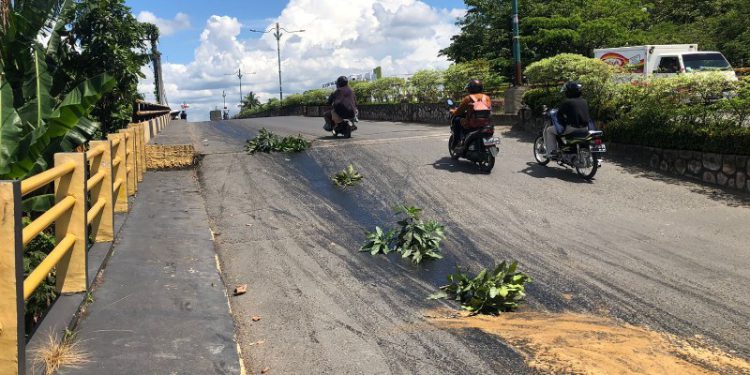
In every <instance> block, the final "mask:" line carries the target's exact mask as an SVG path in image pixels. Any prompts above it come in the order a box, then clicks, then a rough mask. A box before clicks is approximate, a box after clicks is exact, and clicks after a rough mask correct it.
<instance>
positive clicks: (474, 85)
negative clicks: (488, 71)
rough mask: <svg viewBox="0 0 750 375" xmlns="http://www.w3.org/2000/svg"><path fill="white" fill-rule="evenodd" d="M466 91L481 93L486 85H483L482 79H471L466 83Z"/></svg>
mask: <svg viewBox="0 0 750 375" xmlns="http://www.w3.org/2000/svg"><path fill="white" fill-rule="evenodd" d="M466 91H468V92H469V94H479V93H481V92H483V91H484V85H482V81H480V80H478V79H470V80H469V83H467V84H466Z"/></svg>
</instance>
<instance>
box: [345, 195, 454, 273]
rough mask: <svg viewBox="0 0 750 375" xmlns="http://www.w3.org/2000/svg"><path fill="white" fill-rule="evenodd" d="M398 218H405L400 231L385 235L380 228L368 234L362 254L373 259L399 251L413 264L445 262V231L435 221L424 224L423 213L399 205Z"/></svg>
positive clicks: (389, 232) (387, 232)
mask: <svg viewBox="0 0 750 375" xmlns="http://www.w3.org/2000/svg"><path fill="white" fill-rule="evenodd" d="M395 210H396V214H398V215H403V216H404V218H403V219H402V220H400V221H399V222H398V225H399V226H400V230H399V229H394V230H389V231H386V232H384V231H383V230H382V229H381V228H380V227H376V228H375V232H372V233H368V234H367V242H366V243H365V244H364V245H363V246H362V247H361V248H360V251H367V252H369V253H370V254H372V255H376V254H388V253H390V252H391V251H396V252H397V253H399V254H401V257H402V258H411V260H412V262H414V263H421V262H422V260H424V259H425V258H427V259H442V258H443V256H442V254H440V243H441V242H442V241H443V240H444V239H445V228H444V227H443V226H442V225H441V224H440V223H438V222H437V221H435V220H427V221H424V220H422V209H421V208H417V207H413V206H406V205H400V206H397V207H396V209H395Z"/></svg>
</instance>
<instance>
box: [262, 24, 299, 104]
mask: <svg viewBox="0 0 750 375" xmlns="http://www.w3.org/2000/svg"><path fill="white" fill-rule="evenodd" d="M281 30H284V32H286V33H287V34H295V33H304V32H305V30H293V31H289V30H287V29H285V28H283V27H279V23H278V22H276V27H274V28H271V29H268V30H266V31H260V30H253V29H250V31H252V32H254V33H261V34H267V33H271V32H272V33H273V36H274V37H275V38H276V55H277V57H278V59H279V105H280V104H281V103H282V102H283V101H284V90H283V89H282V88H281V87H282V86H281V36H282V35H283V34H281Z"/></svg>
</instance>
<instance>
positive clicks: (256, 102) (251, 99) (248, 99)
mask: <svg viewBox="0 0 750 375" xmlns="http://www.w3.org/2000/svg"><path fill="white" fill-rule="evenodd" d="M260 104H261V103H260V99H259V98H258V95H256V94H255V93H254V92H252V91H250V92H249V93H247V95H245V99H243V100H242V109H253V108H255V107H258V106H260Z"/></svg>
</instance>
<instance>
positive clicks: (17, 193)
mask: <svg viewBox="0 0 750 375" xmlns="http://www.w3.org/2000/svg"><path fill="white" fill-rule="evenodd" d="M21 210H22V209H21V182H19V181H0V238H2V241H0V374H9V375H17V374H21V375H23V374H24V373H25V364H26V358H25V352H26V351H25V346H26V345H25V343H24V341H25V339H24V317H23V310H24V301H23V244H22V234H21V230H22V229H23V228H22V226H21Z"/></svg>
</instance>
